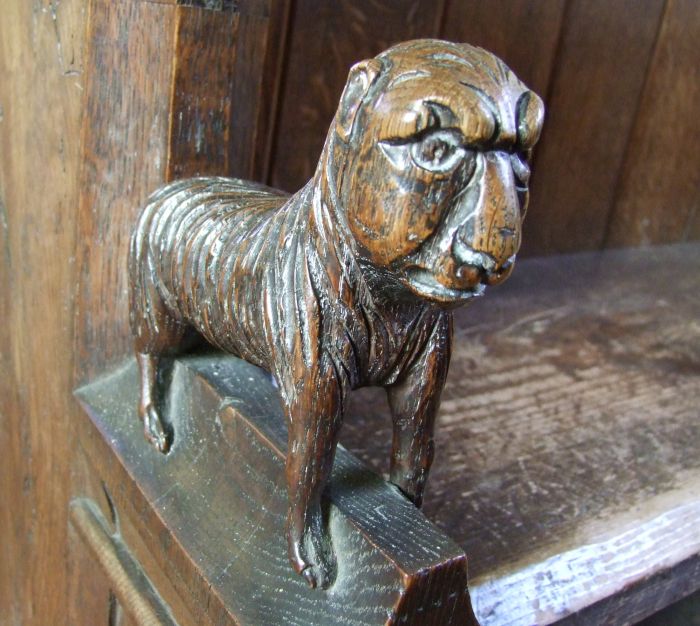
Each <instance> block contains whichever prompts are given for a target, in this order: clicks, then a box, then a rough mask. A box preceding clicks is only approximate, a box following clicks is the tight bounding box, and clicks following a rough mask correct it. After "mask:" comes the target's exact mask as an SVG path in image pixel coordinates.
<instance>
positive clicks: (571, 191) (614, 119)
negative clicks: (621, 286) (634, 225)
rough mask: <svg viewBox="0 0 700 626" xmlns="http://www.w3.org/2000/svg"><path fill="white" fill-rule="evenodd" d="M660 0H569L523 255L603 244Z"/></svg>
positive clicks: (649, 50)
mask: <svg viewBox="0 0 700 626" xmlns="http://www.w3.org/2000/svg"><path fill="white" fill-rule="evenodd" d="M663 4H664V2H663V0H648V1H646V2H637V1H636V0H619V1H617V2H609V1H608V0H572V1H571V2H570V4H569V5H568V9H567V11H566V15H565V19H564V24H563V30H562V39H561V43H560V47H559V53H558V56H557V61H556V68H555V71H554V75H553V78H552V86H551V89H550V93H549V97H548V98H547V105H548V115H547V118H546V121H545V128H544V133H543V136H542V142H541V144H540V145H539V146H538V148H537V153H536V156H535V168H534V170H535V174H534V177H533V185H532V196H531V205H530V206H531V208H530V215H529V216H528V221H527V223H526V227H525V236H524V246H523V251H524V252H526V253H533V252H537V253H552V252H566V251H573V250H582V249H594V248H599V247H601V246H602V244H603V239H604V233H605V228H606V225H607V221H608V215H609V212H610V209H611V206H612V198H613V193H614V188H615V185H616V183H617V176H618V172H619V170H620V166H621V163H622V159H623V154H624V150H625V146H626V144H627V138H628V135H629V132H630V129H631V127H632V122H633V120H634V116H635V111H636V108H637V101H638V98H639V95H640V93H641V91H642V87H643V84H644V76H645V74H646V71H647V67H648V64H649V59H650V56H651V52H652V49H653V46H654V41H655V38H656V33H657V30H658V25H659V21H660V17H661V12H662V9H663Z"/></svg>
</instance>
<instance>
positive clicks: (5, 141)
mask: <svg viewBox="0 0 700 626" xmlns="http://www.w3.org/2000/svg"><path fill="white" fill-rule="evenodd" d="M0 13H1V15H2V16H1V17H0V76H1V78H0V246H1V249H0V319H2V323H0V341H2V347H1V348H0V450H2V454H0V493H2V506H0V537H2V539H1V540H0V623H3V624H37V623H46V620H47V619H50V621H51V622H52V623H54V624H57V625H59V626H60V625H63V624H71V623H73V624H74V623H102V622H104V621H106V619H107V614H108V613H107V612H108V607H107V601H108V587H107V585H106V581H105V579H104V578H103V577H100V576H99V575H98V576H95V575H93V576H91V577H90V578H89V579H88V578H87V577H85V578H83V579H82V581H81V580H80V576H79V575H78V572H80V571H86V572H87V571H89V563H90V560H89V558H88V557H87V555H83V554H80V553H78V552H74V551H73V549H72V541H71V535H70V532H69V528H68V521H67V513H68V501H69V498H70V497H71V495H72V492H73V489H74V487H75V485H77V484H81V482H82V480H83V476H82V475H81V473H80V468H79V467H75V465H74V457H75V455H74V450H75V441H76V437H75V429H74V427H73V424H74V419H75V417H76V415H78V414H79V412H80V411H79V408H78V407H77V405H76V403H75V401H74V399H73V398H72V394H71V389H72V370H73V353H72V342H73V337H72V332H73V318H74V310H75V304H74V303H75V300H74V299H75V282H76V270H75V244H76V231H75V225H76V223H75V214H76V211H75V207H76V205H77V200H78V187H77V180H78V162H79V151H80V116H81V108H82V94H83V88H84V39H85V38H84V32H85V6H84V3H83V2H80V1H77V0H65V1H63V2H60V3H58V2H3V3H2V8H1V9H0ZM74 582H76V583H80V582H82V583H83V585H82V589H81V592H83V593H85V594H86V595H85V596H84V597H81V596H78V595H76V593H75V592H76V588H75V586H74Z"/></svg>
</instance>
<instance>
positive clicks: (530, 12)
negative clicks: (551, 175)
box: [440, 0, 565, 175]
mask: <svg viewBox="0 0 700 626" xmlns="http://www.w3.org/2000/svg"><path fill="white" fill-rule="evenodd" d="M564 7H565V3H564V2H561V0H545V1H540V2H530V1H529V0H490V1H489V2H460V1H458V0H450V1H449V2H448V3H447V6H446V10H445V18H444V21H443V26H442V29H441V32H440V37H441V38H443V39H447V40H449V41H459V42H465V43H469V44H472V45H474V46H480V47H482V48H485V49H486V50H489V51H490V52H493V53H494V54H495V55H496V56H498V57H500V58H501V59H503V60H504V61H505V62H506V65H508V67H510V69H512V70H513V71H514V72H515V74H516V75H517V76H518V78H520V79H521V80H522V81H523V82H524V83H525V84H526V85H527V86H528V87H530V88H531V89H532V90H534V91H535V92H536V93H537V94H538V95H540V96H541V97H542V98H544V97H545V96H546V94H547V92H548V87H549V82H550V77H551V73H552V69H553V67H554V64H555V62H556V59H555V53H556V49H557V43H558V41H559V34H560V30H561V26H562V19H563V16H564ZM541 175H546V172H542V173H541Z"/></svg>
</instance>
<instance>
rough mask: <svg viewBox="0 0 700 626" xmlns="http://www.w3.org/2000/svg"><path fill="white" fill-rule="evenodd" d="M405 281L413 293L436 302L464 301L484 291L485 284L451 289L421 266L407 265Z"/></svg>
mask: <svg viewBox="0 0 700 626" xmlns="http://www.w3.org/2000/svg"><path fill="white" fill-rule="evenodd" d="M405 277H406V283H407V285H408V287H409V288H410V289H411V291H413V292H414V293H415V294H417V295H419V296H421V297H422V298H428V299H429V300H434V301H437V302H455V301H465V300H470V299H471V298H476V297H478V296H480V295H482V294H483V293H484V291H485V290H486V285H484V284H482V283H477V284H476V285H474V286H473V287H469V288H468V289H451V288H450V287H446V286H445V285H443V284H442V283H441V282H439V281H438V280H437V278H435V276H434V275H433V274H432V273H431V272H429V271H427V270H425V269H423V268H422V267H416V266H414V267H409V268H407V269H406V270H405Z"/></svg>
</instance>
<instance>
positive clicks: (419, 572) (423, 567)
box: [192, 362, 467, 584]
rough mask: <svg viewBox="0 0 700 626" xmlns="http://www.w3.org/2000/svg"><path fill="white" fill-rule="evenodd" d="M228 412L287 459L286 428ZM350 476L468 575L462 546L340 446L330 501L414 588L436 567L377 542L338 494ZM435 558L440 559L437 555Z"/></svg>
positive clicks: (209, 381)
mask: <svg viewBox="0 0 700 626" xmlns="http://www.w3.org/2000/svg"><path fill="white" fill-rule="evenodd" d="M195 363H196V362H195ZM192 369H193V370H194V371H196V372H197V373H198V374H199V375H200V376H201V377H202V381H203V382H204V383H205V384H206V385H208V386H209V388H210V389H211V390H212V391H213V392H214V393H217V394H222V395H227V396H228V397H231V396H230V395H229V392H230V391H231V390H230V389H227V388H225V387H223V386H221V385H217V383H220V380H217V379H215V378H213V377H212V376H211V373H210V372H207V371H206V370H205V369H200V368H198V367H197V365H196V364H195V365H194V367H192ZM227 408H229V409H230V410H232V411H233V412H235V416H236V419H239V420H241V421H243V422H245V423H246V425H247V426H248V428H250V429H251V430H253V431H255V432H256V433H258V436H259V437H260V439H262V440H264V441H266V442H268V445H269V447H270V449H271V450H273V451H274V453H275V454H276V455H277V456H278V458H280V459H282V460H284V459H285V458H286V454H287V452H286V450H287V442H286V435H287V433H286V429H285V428H284V427H282V428H279V429H277V428H274V427H272V428H270V427H269V426H270V424H269V423H266V424H262V425H261V424H260V423H256V421H255V420H252V419H251V418H250V417H249V416H248V415H246V414H244V413H243V412H242V411H239V410H237V409H236V408H235V407H233V406H229V407H227ZM280 411H281V409H280ZM280 417H281V416H280ZM278 424H279V425H280V426H283V422H281V421H279V422H278ZM350 473H352V474H353V480H357V476H358V475H361V476H362V479H363V489H365V490H371V491H372V492H374V493H376V494H377V496H378V498H382V499H384V502H385V503H386V504H387V505H388V506H389V507H390V511H389V512H390V514H392V513H393V514H396V515H399V514H404V515H411V516H412V517H415V523H416V525H417V526H418V531H421V532H424V533H426V534H427V533H431V534H433V535H434V537H435V539H436V540H437V541H439V546H440V557H441V558H444V559H445V561H444V563H445V565H447V566H448V567H455V566H457V567H460V566H461V567H464V568H465V571H466V563H467V557H466V555H465V554H464V551H463V550H462V548H461V547H460V546H458V545H457V544H456V543H455V542H453V541H452V540H451V539H449V538H447V537H446V536H445V535H444V534H443V533H442V532H441V531H440V530H438V529H437V528H436V527H434V526H433V525H432V524H431V523H430V522H429V521H428V520H427V519H426V518H425V516H424V515H423V514H422V513H421V512H420V511H419V510H417V509H416V508H415V507H414V506H413V505H411V504H409V503H408V502H407V500H406V499H405V497H404V496H402V495H401V494H400V493H399V492H398V490H397V489H396V488H395V487H394V486H393V485H391V484H390V483H387V482H386V481H385V480H383V479H382V478H381V477H380V476H378V475H377V474H375V473H374V472H373V471H372V470H370V469H369V468H368V467H367V466H366V465H365V464H364V463H362V462H361V461H360V460H358V459H357V458H356V457H355V456H354V455H352V454H351V453H350V452H348V451H347V450H346V449H345V448H344V447H343V446H342V445H339V446H338V449H337V452H336V459H335V466H334V475H333V480H334V484H335V487H336V489H333V485H331V490H330V494H331V499H332V500H333V502H334V504H335V505H336V506H337V507H338V509H339V510H341V511H342V512H343V513H344V514H345V515H346V516H347V518H348V520H349V521H350V523H351V524H352V525H353V526H354V527H355V528H356V529H357V530H358V532H360V533H362V535H363V536H364V537H365V538H366V539H367V540H368V541H369V542H370V543H372V544H373V545H375V547H376V548H377V549H378V550H379V551H380V552H382V554H384V555H385V556H386V558H387V559H389V560H391V561H392V562H393V563H394V564H395V565H396V566H397V567H398V568H399V569H400V570H401V571H402V572H403V573H404V576H406V582H407V584H411V583H412V582H413V577H414V576H419V577H423V576H424V575H425V574H426V573H427V568H431V567H434V566H435V563H434V562H430V560H428V558H429V556H430V555H428V554H427V553H426V552H425V551H423V552H422V554H416V553H415V552H414V553H413V554H416V558H415V561H414V562H412V563H410V562H405V561H402V559H401V556H400V555H399V554H398V553H397V552H393V551H391V550H390V549H388V548H387V546H386V545H382V543H380V542H377V541H376V539H373V537H372V535H373V533H372V532H371V530H370V529H369V523H368V521H367V520H366V519H365V518H364V517H363V513H365V511H362V510H357V509H353V508H351V507H350V506H348V505H350V504H352V499H351V498H348V497H344V496H343V495H342V494H340V493H338V491H339V490H338V486H339V483H341V482H344V481H347V480H348V478H347V476H348V475H349V474H350ZM423 536H425V535H423ZM434 556H437V554H435V555H434Z"/></svg>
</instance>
